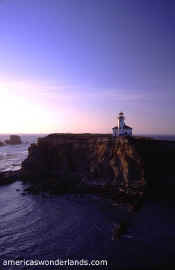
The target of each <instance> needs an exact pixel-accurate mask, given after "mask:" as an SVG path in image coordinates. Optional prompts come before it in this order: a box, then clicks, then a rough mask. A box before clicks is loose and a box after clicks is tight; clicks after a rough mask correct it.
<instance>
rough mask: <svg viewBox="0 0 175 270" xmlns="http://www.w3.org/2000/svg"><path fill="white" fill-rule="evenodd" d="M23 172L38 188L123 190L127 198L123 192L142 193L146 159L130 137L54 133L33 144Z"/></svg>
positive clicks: (111, 194) (112, 193)
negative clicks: (139, 152)
mask: <svg viewBox="0 0 175 270" xmlns="http://www.w3.org/2000/svg"><path fill="white" fill-rule="evenodd" d="M21 172H22V177H23V178H24V179H26V180H29V179H30V182H31V183H32V185H33V190H36V192H37V189H39V190H47V191H48V190H49V191H51V192H52V193H59V192H72V191H74V192H75V191H79V192H91V193H92V192H95V193H97V192H98V193H102V194H103V195H106V196H109V197H112V198H113V199H116V198H119V196H120V197H121V194H122V198H123V200H124V201H125V200H126V196H125V198H124V196H123V195H124V194H125V195H126V194H127V197H128V196H129V197H130V199H131V197H132V198H133V197H134V198H135V197H140V196H142V195H143V190H144V187H145V179H144V170H143V161H142V159H141V157H140V155H139V154H138V153H137V151H136V149H135V145H134V144H133V139H132V138H129V137H128V138H127V137H119V138H113V137H112V136H110V135H90V134H76V135H75V134H52V135H49V136H47V137H44V138H40V139H39V140H38V142H37V144H32V145H31V146H30V148H29V155H28V158H27V159H26V160H25V161H24V162H23V163H22V170H21ZM119 194H120V195H119Z"/></svg>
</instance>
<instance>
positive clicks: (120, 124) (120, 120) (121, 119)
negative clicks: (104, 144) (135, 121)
mask: <svg viewBox="0 0 175 270" xmlns="http://www.w3.org/2000/svg"><path fill="white" fill-rule="evenodd" d="M124 120H125V117H124V113H123V112H120V113H119V116H118V128H119V133H123V129H124V126H125V121H124Z"/></svg>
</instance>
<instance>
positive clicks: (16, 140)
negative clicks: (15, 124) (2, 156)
mask: <svg viewBox="0 0 175 270" xmlns="http://www.w3.org/2000/svg"><path fill="white" fill-rule="evenodd" d="M5 142H6V144H11V145H15V144H21V143H22V141H21V137H20V136H18V135H10V138H9V140H5Z"/></svg>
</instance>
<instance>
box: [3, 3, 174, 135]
mask: <svg viewBox="0 0 175 270" xmlns="http://www.w3.org/2000/svg"><path fill="white" fill-rule="evenodd" d="M173 2H174V1H167V0H0V117H1V122H0V123H1V124H0V133H52V132H102V133H106V132H107V133H110V132H111V131H112V130H111V129H112V127H113V126H115V125H116V116H117V114H118V113H119V112H120V111H124V113H125V115H126V122H127V124H128V125H130V126H132V127H133V129H134V130H133V131H134V133H135V134H175V3H173Z"/></svg>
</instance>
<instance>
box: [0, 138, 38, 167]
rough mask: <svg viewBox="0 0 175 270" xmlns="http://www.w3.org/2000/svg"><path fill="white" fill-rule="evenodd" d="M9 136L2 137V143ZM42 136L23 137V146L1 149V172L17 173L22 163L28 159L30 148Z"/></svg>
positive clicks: (0, 139)
mask: <svg viewBox="0 0 175 270" xmlns="http://www.w3.org/2000/svg"><path fill="white" fill-rule="evenodd" d="M8 137H9V136H8V135H6V136H5V135H0V141H4V140H6V139H7V138H8ZM38 137H41V136H40V135H23V136H21V138H22V142H23V143H22V144H20V145H5V146H2V147H0V171H9V170H10V171H15V170H18V169H20V168H21V163H22V161H23V160H24V159H25V158H26V157H27V153H28V147H29V146H30V144H31V143H34V142H36V141H37V138H38Z"/></svg>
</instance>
